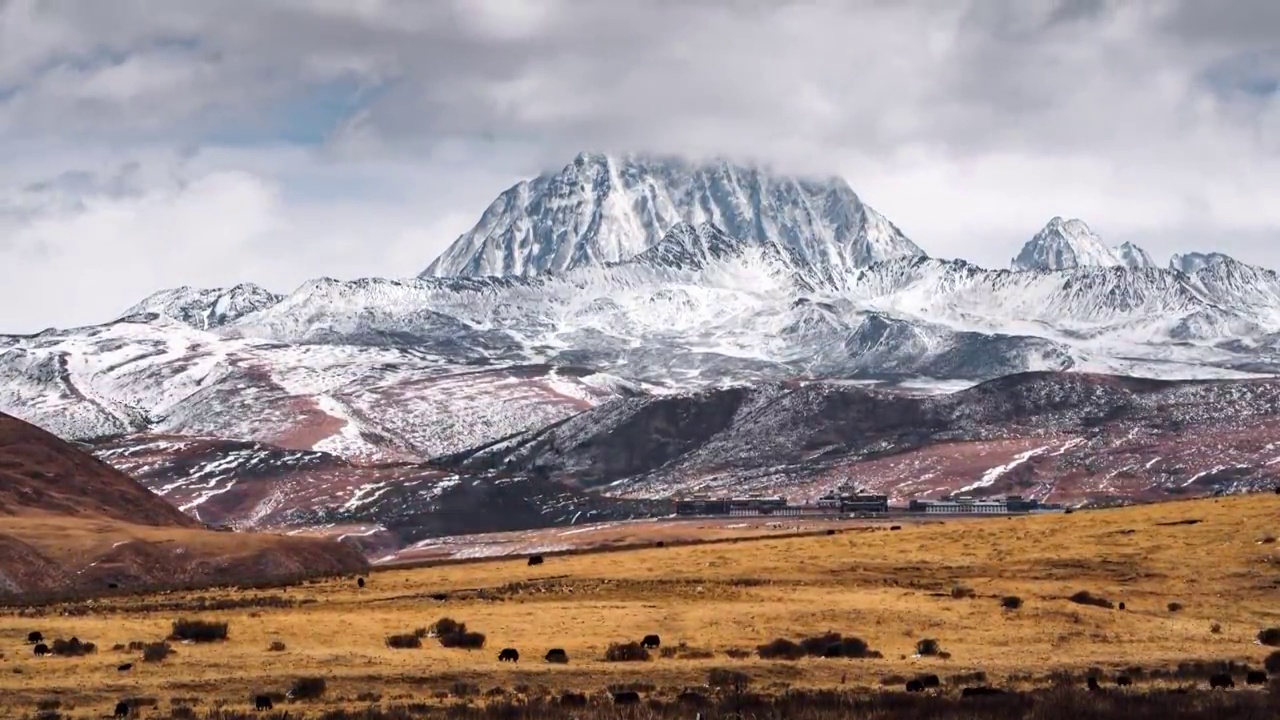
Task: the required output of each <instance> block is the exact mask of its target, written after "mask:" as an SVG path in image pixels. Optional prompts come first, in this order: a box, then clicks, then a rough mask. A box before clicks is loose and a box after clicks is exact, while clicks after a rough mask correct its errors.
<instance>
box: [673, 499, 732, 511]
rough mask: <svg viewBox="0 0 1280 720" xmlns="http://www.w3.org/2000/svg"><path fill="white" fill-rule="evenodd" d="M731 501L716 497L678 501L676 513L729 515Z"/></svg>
mask: <svg viewBox="0 0 1280 720" xmlns="http://www.w3.org/2000/svg"><path fill="white" fill-rule="evenodd" d="M728 514H729V501H728V500H724V499H716V498H691V499H689V500H677V501H676V515H728Z"/></svg>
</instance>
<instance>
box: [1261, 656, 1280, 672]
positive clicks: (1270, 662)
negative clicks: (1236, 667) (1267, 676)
mask: <svg viewBox="0 0 1280 720" xmlns="http://www.w3.org/2000/svg"><path fill="white" fill-rule="evenodd" d="M1262 666H1263V667H1265V668H1266V669H1267V672H1269V673H1273V674H1280V650H1277V651H1275V652H1273V653H1271V654H1270V655H1268V656H1267V659H1266V660H1264V661H1262Z"/></svg>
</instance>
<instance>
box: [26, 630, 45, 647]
mask: <svg viewBox="0 0 1280 720" xmlns="http://www.w3.org/2000/svg"><path fill="white" fill-rule="evenodd" d="M42 642H44V633H42V632H40V631H39V630H33V631H31V632H29V633H27V644H28V645H35V644H36V643H42Z"/></svg>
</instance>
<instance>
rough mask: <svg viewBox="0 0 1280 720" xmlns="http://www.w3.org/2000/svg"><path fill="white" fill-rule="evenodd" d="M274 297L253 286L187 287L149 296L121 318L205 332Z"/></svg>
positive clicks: (275, 300)
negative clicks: (163, 320)
mask: <svg viewBox="0 0 1280 720" xmlns="http://www.w3.org/2000/svg"><path fill="white" fill-rule="evenodd" d="M282 299H283V296H281V295H276V294H275V293H273V292H270V291H269V290H266V289H265V288H263V287H261V286H259V285H255V284H253V283H240V284H238V285H235V286H233V287H229V288H193V287H191V286H189V285H183V286H181V287H176V288H170V289H168V290H161V291H159V292H156V293H152V294H151V295H149V296H148V297H147V298H146V299H144V300H143V301H142V302H140V303H138V304H137V305H134V306H133V307H131V308H129V309H128V310H126V311H125V312H124V313H123V314H122V315H121V317H132V316H139V315H145V314H153V315H158V316H161V317H168V318H172V319H174V320H178V321H181V322H184V323H186V324H188V325H190V326H192V327H195V328H199V329H201V330H208V329H212V328H215V327H219V326H221V325H226V324H227V323H231V322H234V321H236V320H239V319H240V318H241V317H244V316H245V315H248V314H249V313H252V312H257V311H259V310H263V309H265V308H269V307H271V306H272V305H275V304H276V303H278V302H280V301H281V300H282Z"/></svg>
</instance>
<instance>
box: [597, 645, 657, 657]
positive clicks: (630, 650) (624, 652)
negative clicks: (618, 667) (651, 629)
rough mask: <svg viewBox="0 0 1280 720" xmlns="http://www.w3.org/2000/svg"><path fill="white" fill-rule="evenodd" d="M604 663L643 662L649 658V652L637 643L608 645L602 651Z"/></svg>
mask: <svg viewBox="0 0 1280 720" xmlns="http://www.w3.org/2000/svg"><path fill="white" fill-rule="evenodd" d="M604 659H605V661H606V662H645V661H648V660H649V659H651V658H650V655H649V651H648V650H646V649H645V648H643V647H642V646H641V645H640V643H638V642H628V643H610V644H609V648H608V649H607V650H605V651H604Z"/></svg>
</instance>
